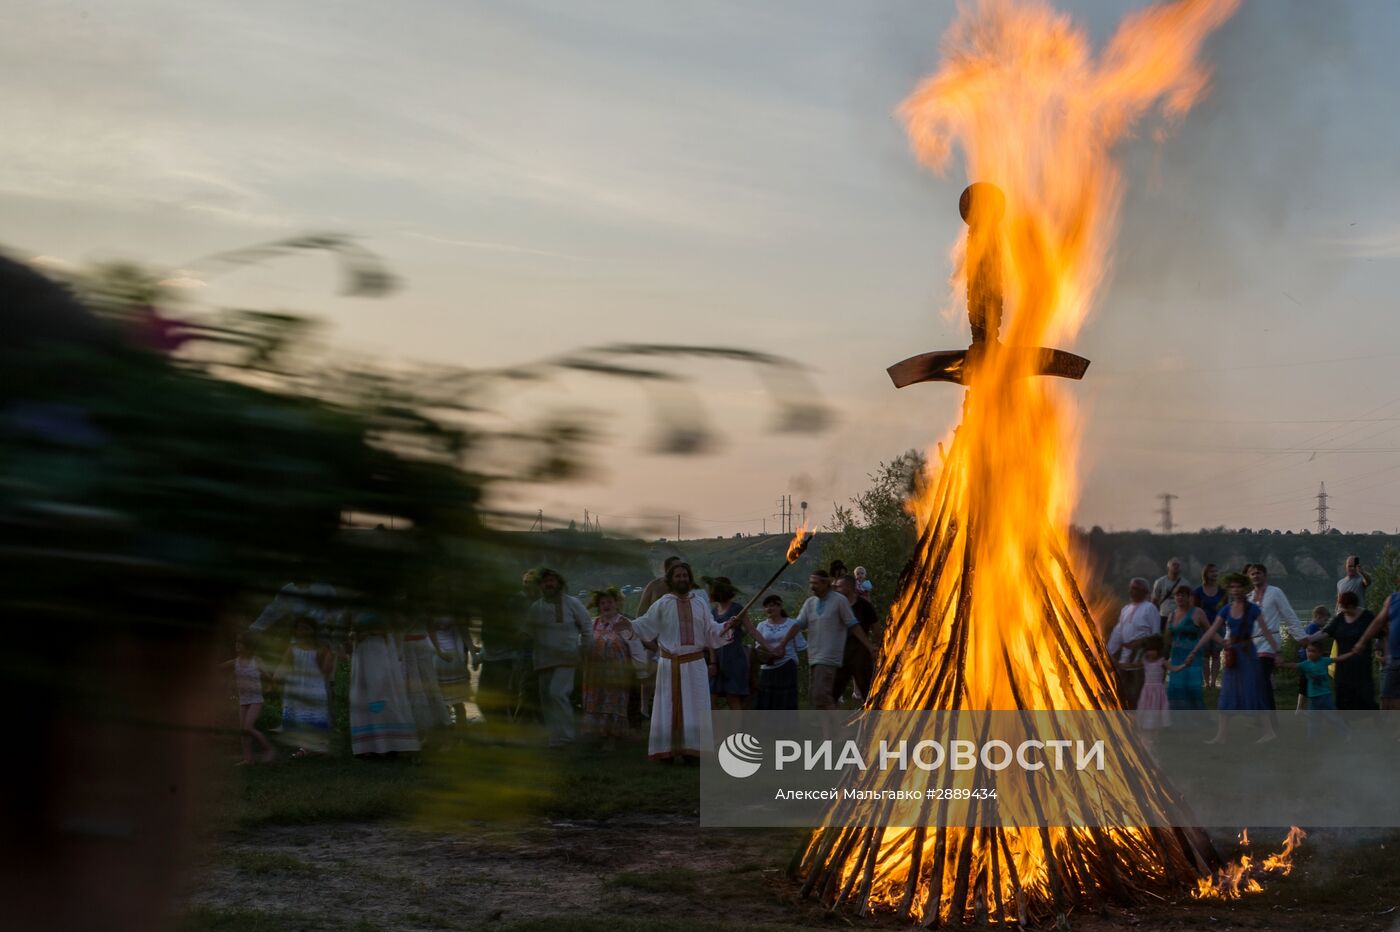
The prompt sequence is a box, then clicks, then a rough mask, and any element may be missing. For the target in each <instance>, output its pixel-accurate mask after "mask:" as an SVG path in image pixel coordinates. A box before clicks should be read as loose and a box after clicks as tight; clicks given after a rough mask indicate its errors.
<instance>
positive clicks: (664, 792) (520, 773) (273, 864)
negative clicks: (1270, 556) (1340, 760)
mask: <svg viewBox="0 0 1400 932" xmlns="http://www.w3.org/2000/svg"><path fill="white" fill-rule="evenodd" d="M1276 687H1277V698H1278V705H1279V707H1280V708H1281V709H1291V708H1292V707H1293V704H1294V701H1295V698H1296V681H1295V680H1293V678H1292V674H1291V672H1289V671H1282V672H1281V673H1280V675H1279V677H1278V681H1277V683H1276ZM1213 698H1214V697H1208V705H1209V704H1211V703H1212V702H1213ZM457 734H458V738H457V740H456V741H455V742H451V743H448V744H447V745H446V746H444V747H441V748H439V749H437V750H436V751H433V752H429V753H424V754H423V755H421V756H419V757H417V758H403V759H395V760H382V761H373V762H365V761H357V760H353V759H351V758H349V757H347V756H336V757H330V758H326V759H320V760H304V761H284V762H280V763H276V764H272V765H268V766H260V767H243V768H235V767H231V766H229V763H230V762H231V760H232V757H233V756H234V754H235V753H236V746H235V745H236V742H235V741H234V740H233V739H232V738H231V737H230V738H227V739H222V740H223V741H224V745H226V746H224V745H221V747H224V749H223V750H222V751H221V757H220V760H219V761H218V762H217V764H216V765H215V766H214V768H213V774H212V776H211V777H210V782H211V783H212V784H213V786H214V788H215V792H214V793H213V797H214V798H215V799H216V800H217V804H216V805H215V806H214V807H213V809H212V810H211V811H210V812H209V813H208V818H207V820H206V821H207V825H208V836H207V837H208V844H207V846H206V851H207V853H206V855H205V857H204V858H203V859H202V860H201V861H200V862H199V864H198V865H196V866H195V871H194V872H195V874H196V875H197V876H196V877H195V878H194V881H193V884H192V891H191V895H190V897H189V898H188V901H187V904H186V908H185V911H184V913H183V918H182V928H183V929H185V930H189V932H195V930H229V932H251V930H264V929H267V930H271V929H276V930H297V929H304V930H323V929H345V928H348V929H424V930H429V929H474V928H492V929H502V930H510V932H525V930H549V932H558V930H561V929H568V930H591V929H596V930H605V932H625V930H631V929H637V930H640V929H642V928H644V927H645V928H648V929H650V928H654V927H655V926H656V924H657V922H658V917H661V916H664V917H665V919H664V925H665V927H666V929H667V932H721V930H722V932H730V930H739V929H770V930H782V929H797V928H810V927H812V926H813V925H830V924H833V923H834V924H835V925H838V926H843V927H844V926H847V925H848V924H849V923H850V921H849V919H848V918H847V917H836V916H833V915H831V914H829V913H827V912H826V911H825V910H824V909H822V908H821V907H820V906H819V905H817V904H814V903H812V902H810V901H804V900H801V899H800V898H799V897H798V896H797V889H796V886H795V885H794V884H793V883H792V882H790V881H789V880H787V879H786V868H787V866H788V862H789V860H790V858H791V857H792V855H793V853H794V852H795V851H797V850H798V849H799V848H800V846H801V844H802V842H803V839H804V837H805V836H804V833H802V832H799V831H792V830H769V829H753V830H747V831H735V830H702V829H700V828H699V827H698V768H694V767H678V766H671V765H662V764H654V763H650V762H648V761H647V760H646V759H645V744H644V741H642V740H641V739H640V738H637V739H634V740H632V741H631V742H628V743H626V744H623V745H622V746H620V747H619V748H617V749H616V750H615V751H613V752H610V753H604V752H602V751H600V750H590V749H588V748H586V747H581V748H578V749H576V750H571V751H568V752H562V753H561V752H550V751H546V750H545V749H544V748H542V747H541V746H540V745H541V741H540V735H539V734H538V733H537V732H534V731H531V730H529V729H526V730H523V731H502V730H499V729H496V728H494V726H487V725H477V726H468V727H466V728H465V729H462V730H461V731H459V732H458V733H457ZM1279 779H1281V780H1286V779H1288V775H1287V774H1282V773H1281V774H1280V775H1279ZM1316 790H1317V788H1302V787H1300V788H1299V791H1300V792H1313V791H1316ZM1212 834H1213V837H1214V839H1215V841H1216V844H1217V847H1218V848H1219V849H1220V850H1221V852H1222V854H1225V855H1227V856H1235V855H1238V854H1239V853H1241V849H1240V848H1239V846H1238V844H1237V840H1236V837H1235V836H1236V832H1235V831H1234V830H1228V831H1220V832H1214V833H1212ZM1251 835H1253V836H1254V837H1253V846H1252V848H1251V849H1249V853H1252V854H1253V855H1254V856H1255V857H1256V858H1257V857H1259V856H1260V855H1263V854H1267V853H1271V852H1272V851H1274V850H1276V849H1277V847H1278V845H1279V843H1280V842H1281V840H1282V835H1283V832H1281V831H1263V830H1259V831H1253V832H1251ZM1397 854H1400V834H1396V833H1393V832H1389V831H1374V832H1355V831H1350V832H1340V831H1334V832H1329V831H1320V832H1314V833H1313V834H1312V836H1311V837H1310V838H1309V839H1308V840H1307V841H1306V842H1305V844H1304V846H1303V849H1302V853H1301V854H1300V855H1299V856H1298V858H1297V867H1296V869H1295V870H1294V872H1293V874H1292V876H1289V877H1287V878H1275V879H1272V880H1270V881H1268V882H1267V883H1266V885H1265V889H1264V891H1263V892H1262V893H1257V894H1253V895H1250V896H1246V897H1245V898H1243V899H1240V900H1236V901H1232V902H1220V901H1197V900H1193V899H1191V898H1190V897H1189V896H1188V895H1186V894H1184V893H1183V894H1182V895H1180V896H1178V897H1176V898H1171V899H1167V900H1163V901H1161V902H1155V903H1152V904H1151V905H1147V906H1142V907H1138V908H1134V909H1117V908H1111V909H1110V910H1109V911H1107V912H1106V913H1105V914H1103V915H1098V914H1082V913H1081V914H1077V915H1074V916H1071V917H1070V920H1071V925H1072V926H1073V927H1074V928H1077V929H1091V930H1092V929H1109V928H1119V927H1121V926H1123V925H1135V926H1138V927H1140V928H1146V929H1195V928H1203V927H1212V928H1256V929H1274V928H1290V929H1317V928H1348V929H1386V928H1392V927H1394V925H1395V921H1396V919H1397V918H1400V914H1397V913H1396V911H1395V907H1396V904H1397V903H1400V894H1398V893H1393V892H1392V891H1396V890H1400V857H1397V856H1396V855H1397ZM856 925H857V926H858V925H859V923H856ZM877 925H884V926H888V925H889V923H888V922H887V921H881V922H879V923H877Z"/></svg>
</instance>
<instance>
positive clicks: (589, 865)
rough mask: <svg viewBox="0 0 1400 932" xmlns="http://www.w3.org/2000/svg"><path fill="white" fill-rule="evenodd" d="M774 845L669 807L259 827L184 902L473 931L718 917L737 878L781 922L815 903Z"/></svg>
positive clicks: (752, 914) (747, 913)
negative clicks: (804, 901) (464, 821)
mask: <svg viewBox="0 0 1400 932" xmlns="http://www.w3.org/2000/svg"><path fill="white" fill-rule="evenodd" d="M774 842H775V840H774V838H773V837H772V836H771V835H768V834H761V833H757V832H754V833H742V834H740V835H739V836H734V835H725V836H722V837H721V836H717V835H716V834H715V833H704V834H702V833H700V832H699V831H698V830H697V829H696V827H695V824H694V821H693V819H692V820H682V819H675V818H666V817H662V818H656V817H651V818H645V819H635V820H631V819H628V820H610V821H609V822H608V823H606V824H597V823H591V824H590V823H568V822H560V823H546V824H542V825H539V826H537V827H533V828H528V829H517V830H502V829H499V828H494V829H485V828H481V829H479V830H475V831H469V832H461V833H455V834H452V835H443V834H440V833H432V832H427V831H422V830H418V829H413V828H406V827H400V826H392V825H386V824H384V823H364V824H360V823H351V824H332V825H308V826H278V827H268V828H262V829H258V830H257V831H255V832H245V833H240V834H237V835H233V836H229V837H226V838H225V839H223V840H222V841H221V843H220V845H219V850H218V852H217V854H216V855H214V856H213V857H212V858H211V861H210V864H209V866H208V870H207V873H206V874H205V876H204V878H203V881H202V882H201V883H200V885H199V887H198V889H197V890H196V891H195V893H194V894H193V896H192V897H191V898H190V901H189V902H190V906H191V907H192V908H194V909H195V910H196V911H198V910H201V909H203V910H205V911H208V912H210V913H211V914H226V913H263V914H284V916H285V919H286V924H285V926H284V927H285V928H288V929H303V928H304V929H319V928H331V927H334V928H352V927H354V926H355V925H357V924H359V925H362V926H368V927H374V928H394V929H458V928H460V929H471V928H479V927H481V926H483V925H495V924H503V925H507V926H509V925H510V924H512V923H515V922H518V921H520V920H526V919H532V918H541V917H546V916H559V915H570V914H572V915H584V916H588V915H599V914H617V913H624V914H637V915H642V914H651V915H656V914H657V913H658V912H660V911H664V913H665V914H666V915H668V916H671V917H675V918H695V919H707V920H714V919H716V918H717V916H716V913H717V904H716V902H715V901H713V900H712V899H711V898H710V894H711V893H712V892H722V890H723V888H724V887H726V886H727V887H728V888H730V889H731V890H732V888H733V886H734V885H735V884H736V883H741V884H742V885H743V887H744V888H745V889H746V892H747V894H748V895H746V896H744V897H742V902H743V904H744V906H743V908H744V917H745V919H746V920H747V921H748V922H751V923H755V924H782V923H785V922H787V923H790V922H793V921H794V920H798V919H800V917H801V916H802V914H803V913H806V912H809V911H810V907H808V908H805V909H804V908H803V907H802V906H799V905H795V904H794V903H793V902H792V900H793V891H792V890H791V889H790V888H789V886H788V885H787V884H785V883H780V882H779V880H778V878H780V877H781V875H782V868H783V866H785V865H780V864H779V863H777V862H776V861H775V860H774V859H775V849H776V851H777V852H779V853H778V855H776V856H778V857H786V855H787V854H789V853H790V850H791V849H790V844H789V843H787V842H786V840H783V841H780V842H779V843H778V844H777V845H775V843H774ZM716 879H718V881H719V882H716ZM716 887H719V888H721V889H720V890H715V889H714V888H716ZM733 901H734V896H733V894H732V893H730V894H728V895H726V896H725V897H724V899H723V902H724V903H732V902H733ZM287 914H290V915H287Z"/></svg>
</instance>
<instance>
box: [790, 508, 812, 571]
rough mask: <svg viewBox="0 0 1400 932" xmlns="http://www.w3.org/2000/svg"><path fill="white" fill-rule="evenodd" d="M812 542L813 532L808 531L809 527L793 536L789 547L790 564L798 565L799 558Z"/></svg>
mask: <svg viewBox="0 0 1400 932" xmlns="http://www.w3.org/2000/svg"><path fill="white" fill-rule="evenodd" d="M803 507H806V506H803ZM811 541H812V532H811V531H809V530H807V525H805V524H804V525H802V526H801V527H799V528H798V529H797V532H796V533H795V534H793V535H792V540H790V541H788V545H787V561H788V563H790V564H791V563H796V562H797V558H798V557H800V556H802V551H804V550H806V549H807V545H808V544H809V543H811Z"/></svg>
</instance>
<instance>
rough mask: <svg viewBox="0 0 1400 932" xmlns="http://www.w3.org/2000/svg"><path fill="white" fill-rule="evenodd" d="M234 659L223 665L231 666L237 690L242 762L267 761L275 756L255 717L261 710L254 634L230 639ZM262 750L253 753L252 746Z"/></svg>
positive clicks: (260, 689)
mask: <svg viewBox="0 0 1400 932" xmlns="http://www.w3.org/2000/svg"><path fill="white" fill-rule="evenodd" d="M233 653H234V658H233V659H232V660H229V661H227V662H225V663H223V664H222V666H225V667H232V668H233V682H234V686H235V687H236V688H237V690H238V727H239V728H240V729H241V730H242V732H243V734H242V741H243V763H245V764H252V763H257V762H258V761H261V762H262V763H264V764H266V763H268V762H269V761H271V760H273V759H274V758H275V757H276V756H277V751H276V750H274V749H273V747H272V742H270V741H268V740H267V735H265V734H263V733H262V732H261V731H258V717H259V716H261V715H262V710H263V676H264V674H263V669H262V664H261V663H260V662H259V661H258V656H257V652H256V651H255V650H254V645H253V636H252V635H251V634H240V635H239V636H238V637H237V638H235V639H234V642H233ZM255 744H256V745H257V746H258V748H260V749H261V753H260V754H259V755H258V756H257V757H254V756H253V746H254V745H255Z"/></svg>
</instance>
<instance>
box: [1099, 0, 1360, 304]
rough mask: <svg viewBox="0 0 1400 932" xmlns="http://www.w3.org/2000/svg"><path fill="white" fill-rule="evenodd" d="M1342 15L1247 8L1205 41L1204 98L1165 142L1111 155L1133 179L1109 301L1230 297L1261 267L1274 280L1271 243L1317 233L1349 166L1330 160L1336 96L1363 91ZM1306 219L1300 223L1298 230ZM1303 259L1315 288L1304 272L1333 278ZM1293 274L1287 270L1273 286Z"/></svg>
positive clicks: (1296, 2) (1302, 8) (1298, 275)
mask: <svg viewBox="0 0 1400 932" xmlns="http://www.w3.org/2000/svg"><path fill="white" fill-rule="evenodd" d="M1352 11H1353V8H1352V7H1350V6H1348V5H1345V4H1318V3H1311V2H1308V0H1286V2H1270V3H1250V4H1245V5H1244V7H1243V8H1242V9H1241V10H1240V11H1239V13H1238V14H1237V15H1236V16H1235V18H1234V19H1233V20H1231V21H1230V22H1228V23H1226V24H1225V26H1223V27H1222V28H1221V29H1220V30H1219V32H1218V33H1217V34H1216V35H1215V36H1214V37H1213V38H1212V39H1211V40H1210V41H1209V42H1208V44H1207V48H1206V56H1205V57H1206V59H1207V60H1208V61H1209V62H1211V63H1212V65H1213V67H1214V72H1215V74H1214V82H1213V87H1212V89H1211V91H1210V93H1209V95H1208V96H1207V97H1206V99H1205V100H1204V101H1202V102H1201V103H1200V104H1199V105H1198V106H1197V108H1196V109H1195V110H1194V111H1193V112H1192V114H1191V115H1190V116H1189V117H1188V118H1187V121H1186V123H1185V124H1184V125H1183V126H1182V127H1180V128H1179V130H1178V131H1177V132H1176V133H1174V134H1172V135H1170V136H1169V137H1168V138H1167V139H1166V140H1165V142H1162V143H1158V142H1157V141H1155V140H1153V139H1151V138H1150V137H1149V136H1144V137H1143V138H1141V139H1138V140H1136V141H1135V142H1133V143H1131V144H1129V145H1128V146H1127V147H1126V149H1125V151H1124V152H1123V153H1122V155H1123V157H1124V159H1125V162H1126V163H1127V175H1128V178H1129V180H1130V181H1129V186H1128V193H1127V196H1126V199H1125V202H1124V210H1123V227H1122V230H1121V233H1120V237H1119V244H1118V250H1117V263H1116V272H1115V280H1114V284H1113V287H1112V288H1111V289H1110V292H1109V293H1108V295H1106V303H1107V304H1112V303H1113V301H1114V297H1115V295H1116V296H1119V297H1121V298H1129V297H1131V298H1133V299H1136V300H1139V301H1144V302H1146V303H1148V304H1149V305H1152V304H1155V303H1156V302H1174V303H1175V304H1177V305H1180V304H1182V303H1183V302H1191V301H1201V300H1212V299H1214V300H1219V299H1222V298H1231V297H1235V296H1237V294H1238V293H1239V292H1240V291H1242V290H1243V289H1245V288H1246V287H1250V286H1252V285H1254V284H1256V283H1257V281H1258V275H1259V272H1260V270H1261V269H1262V268H1268V269H1270V270H1271V271H1274V269H1273V266H1275V265H1276V264H1277V255H1278V252H1279V250H1280V240H1281V239H1282V238H1284V237H1286V236H1288V235H1289V234H1290V233H1295V234H1297V233H1300V232H1301V233H1302V234H1303V235H1307V236H1313V235H1319V236H1320V235H1323V234H1324V232H1325V231H1324V230H1322V229H1318V228H1317V227H1316V225H1317V224H1319V223H1325V222H1326V221H1327V220H1328V219H1329V218H1330V217H1333V216H1334V212H1335V211H1336V210H1337V205H1336V204H1334V203H1333V202H1332V200H1331V194H1332V189H1333V188H1335V187H1336V186H1337V183H1338V177H1337V169H1338V166H1339V165H1344V164H1347V161H1346V160H1345V159H1342V158H1339V157H1338V153H1336V152H1334V151H1333V150H1334V149H1336V148H1337V147H1338V145H1339V142H1338V139H1339V133H1338V130H1339V127H1338V126H1337V122H1338V121H1341V120H1345V119H1347V118H1348V117H1347V115H1346V114H1338V113H1337V110H1338V109H1339V108H1338V107H1337V106H1336V104H1337V99H1338V98H1339V97H1346V98H1353V99H1354V94H1353V90H1354V89H1355V88H1356V87H1359V86H1363V85H1364V84H1365V81H1364V78H1363V76H1362V75H1361V74H1360V73H1359V72H1360V71H1361V70H1362V69H1363V68H1364V65H1362V64H1361V63H1360V60H1359V57H1358V56H1356V55H1354V54H1353V52H1354V49H1355V46H1356V35H1357V27H1358V24H1357V23H1356V22H1355V21H1354V17H1353V12H1352ZM1351 116H1353V117H1354V114H1351ZM1305 214H1306V215H1311V216H1310V217H1309V220H1310V221H1311V223H1310V225H1309V227H1308V228H1305V229H1303V230H1302V231H1299V230H1297V229H1295V224H1297V223H1298V222H1299V220H1300V218H1302V217H1303V215H1305ZM1343 230H1345V226H1343ZM1333 232H1335V231H1333ZM1309 254H1310V255H1314V256H1317V258H1316V260H1315V261H1314V262H1312V263H1310V265H1311V266H1313V267H1310V268H1308V269H1307V273H1308V275H1307V277H1308V278H1309V279H1310V287H1311V288H1313V289H1317V287H1318V285H1319V284H1321V283H1320V282H1318V281H1317V279H1316V278H1314V275H1316V274H1321V275H1323V276H1324V277H1326V276H1328V275H1334V274H1336V272H1337V271H1338V270H1337V269H1335V268H1333V269H1332V271H1331V272H1330V273H1329V272H1327V271H1325V270H1324V266H1326V265H1327V263H1326V262H1325V261H1324V257H1323V256H1320V255H1318V253H1317V251H1316V250H1313V251H1310V252H1309ZM1293 260H1294V256H1293V255H1292V253H1291V252H1290V256H1289V262H1290V263H1291V262H1293ZM1302 273H1303V270H1302V269H1299V268H1297V267H1296V266H1293V267H1291V268H1289V269H1288V270H1287V273H1286V275H1281V276H1280V277H1279V280H1278V284H1279V289H1281V290H1284V291H1286V290H1287V289H1288V286H1289V284H1288V283H1289V281H1290V280H1300V279H1302V278H1303V277H1304V275H1303V274H1302ZM1274 297H1277V299H1278V302H1279V303H1280V304H1281V305H1283V306H1285V307H1288V308H1290V309H1292V308H1293V305H1294V304H1297V303H1298V299H1297V296H1293V295H1289V296H1284V295H1279V294H1275V295H1274ZM1290 298H1291V299H1292V301H1293V303H1292V304H1289V303H1287V302H1288V301H1289V300H1290Z"/></svg>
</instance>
